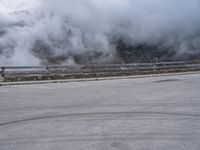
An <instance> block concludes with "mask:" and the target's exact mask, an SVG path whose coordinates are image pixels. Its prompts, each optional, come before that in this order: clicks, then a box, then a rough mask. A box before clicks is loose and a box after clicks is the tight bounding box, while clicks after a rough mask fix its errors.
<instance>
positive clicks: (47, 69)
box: [46, 65, 50, 74]
mask: <svg viewBox="0 0 200 150" xmlns="http://www.w3.org/2000/svg"><path fill="white" fill-rule="evenodd" d="M46 73H47V74H50V69H49V66H48V65H46Z"/></svg>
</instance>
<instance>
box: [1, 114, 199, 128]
mask: <svg viewBox="0 0 200 150" xmlns="http://www.w3.org/2000/svg"><path fill="white" fill-rule="evenodd" d="M99 115H116V116H117V115H166V116H179V117H184V116H187V117H195V118H199V117H200V114H196V113H176V112H134V111H122V112H89V113H70V114H59V115H49V116H39V117H33V118H26V119H21V120H15V121H10V122H4V123H0V127H2V126H6V125H12V124H17V123H23V122H30V121H38V120H45V119H54V118H63V117H84V116H88V117H91V116H96V117H98V116H99Z"/></svg>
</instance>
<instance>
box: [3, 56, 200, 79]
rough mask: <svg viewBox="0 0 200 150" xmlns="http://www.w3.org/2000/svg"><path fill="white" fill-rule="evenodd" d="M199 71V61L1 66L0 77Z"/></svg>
mask: <svg viewBox="0 0 200 150" xmlns="http://www.w3.org/2000/svg"><path fill="white" fill-rule="evenodd" d="M191 67H193V68H194V67H196V68H199V69H200V60H196V61H179V62H160V63H137V64H90V65H76V66H55V65H46V66H21V67H16V66H7V67H6V66H5V67H4V66H3V67H1V70H0V75H1V76H2V77H5V76H12V75H13V76H14V75H31V74H38V75H44V74H46V75H50V74H71V73H94V72H97V73H98V72H117V71H118V72H119V71H149V70H151V71H156V70H161V69H176V68H184V69H187V68H191Z"/></svg>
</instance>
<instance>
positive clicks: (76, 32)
mask: <svg viewBox="0 0 200 150" xmlns="http://www.w3.org/2000/svg"><path fill="white" fill-rule="evenodd" d="M199 15H200V1H199V0H57V1H55V0H0V65H39V64H40V63H41V62H42V61H43V59H45V55H48V56H51V57H55V58H57V57H58V58H60V57H61V56H64V57H65V58H66V59H64V60H63V63H66V64H67V63H73V60H72V59H71V57H70V56H73V55H75V54H80V55H81V54H84V53H87V52H102V53H104V54H105V55H104V57H101V58H100V60H97V62H98V61H105V62H109V60H111V59H113V57H114V55H115V45H114V44H113V42H112V41H113V39H115V38H123V39H124V41H125V42H126V43H127V44H130V45H134V44H138V43H146V44H159V43H160V42H161V41H162V45H163V46H168V47H175V49H176V51H177V53H178V54H179V53H180V54H181V53H194V52H196V51H199V50H200V17H199ZM163 41H164V42H163ZM43 55H44V56H43ZM67 58H68V59H67Z"/></svg>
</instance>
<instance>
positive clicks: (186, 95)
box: [0, 74, 200, 150]
mask: <svg viewBox="0 0 200 150" xmlns="http://www.w3.org/2000/svg"><path fill="white" fill-rule="evenodd" d="M60 149H65V150H156V149H157V150H199V149H200V74H192V75H177V76H168V77H148V78H137V79H120V80H105V81H89V82H71V83H62V84H61V83H60V84H43V85H19V86H3V87H0V150H60Z"/></svg>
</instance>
